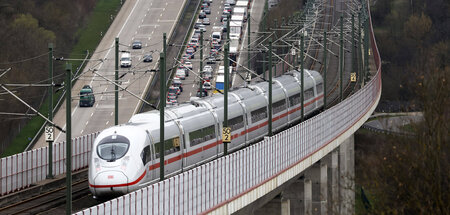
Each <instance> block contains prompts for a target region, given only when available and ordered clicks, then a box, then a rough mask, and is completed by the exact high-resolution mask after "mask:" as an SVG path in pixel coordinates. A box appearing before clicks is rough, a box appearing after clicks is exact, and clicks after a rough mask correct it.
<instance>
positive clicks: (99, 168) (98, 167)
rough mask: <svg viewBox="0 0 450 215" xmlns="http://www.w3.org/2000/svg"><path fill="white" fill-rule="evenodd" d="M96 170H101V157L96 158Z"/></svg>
mask: <svg viewBox="0 0 450 215" xmlns="http://www.w3.org/2000/svg"><path fill="white" fill-rule="evenodd" d="M94 166H95V171H97V172H99V171H100V170H101V169H102V168H101V167H100V159H98V158H94Z"/></svg>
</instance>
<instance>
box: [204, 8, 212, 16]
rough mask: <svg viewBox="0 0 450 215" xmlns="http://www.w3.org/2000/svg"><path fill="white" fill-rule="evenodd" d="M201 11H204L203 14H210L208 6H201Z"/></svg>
mask: <svg viewBox="0 0 450 215" xmlns="http://www.w3.org/2000/svg"><path fill="white" fill-rule="evenodd" d="M203 11H204V12H205V14H211V8H209V7H206V8H203Z"/></svg>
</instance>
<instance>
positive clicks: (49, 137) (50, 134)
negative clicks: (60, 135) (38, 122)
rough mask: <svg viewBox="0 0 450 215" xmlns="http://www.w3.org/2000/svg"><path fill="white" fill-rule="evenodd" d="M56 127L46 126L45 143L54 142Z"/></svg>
mask: <svg viewBox="0 0 450 215" xmlns="http://www.w3.org/2000/svg"><path fill="white" fill-rule="evenodd" d="M54 131H55V129H54V127H53V126H45V141H46V142H53V141H54V139H55V135H54Z"/></svg>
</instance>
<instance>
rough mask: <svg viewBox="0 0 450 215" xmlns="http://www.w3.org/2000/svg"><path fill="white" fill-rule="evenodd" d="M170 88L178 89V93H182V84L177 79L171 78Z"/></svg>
mask: <svg viewBox="0 0 450 215" xmlns="http://www.w3.org/2000/svg"><path fill="white" fill-rule="evenodd" d="M172 86H174V87H178V88H180V92H183V82H182V81H181V80H180V79H179V78H176V77H175V78H173V80H172Z"/></svg>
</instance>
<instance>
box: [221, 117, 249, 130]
mask: <svg viewBox="0 0 450 215" xmlns="http://www.w3.org/2000/svg"><path fill="white" fill-rule="evenodd" d="M222 125H223V123H222ZM228 125H229V127H230V128H231V131H235V130H238V129H241V128H243V127H244V117H243V116H237V117H234V118H233V119H229V120H228Z"/></svg>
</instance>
